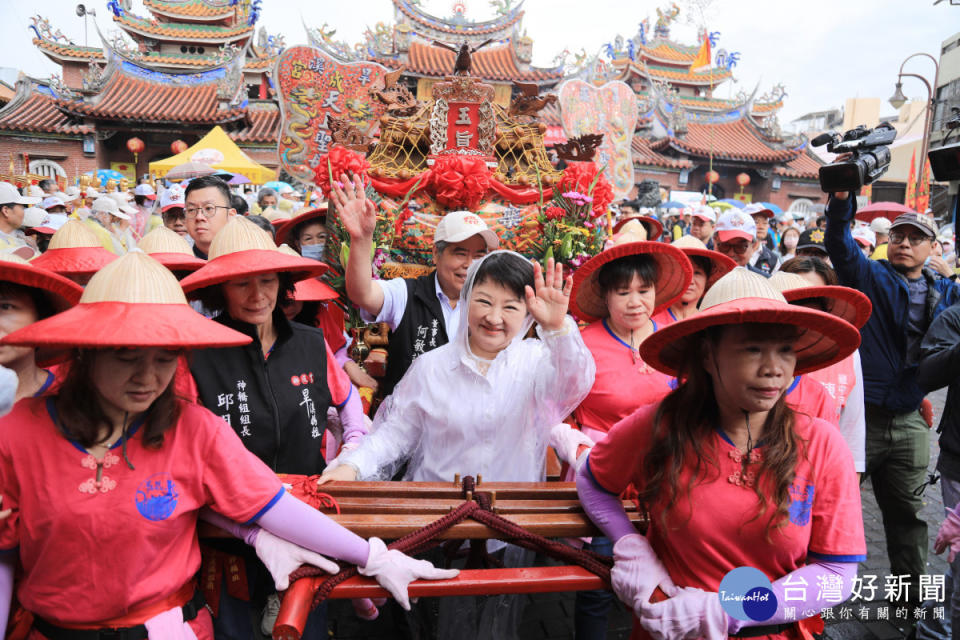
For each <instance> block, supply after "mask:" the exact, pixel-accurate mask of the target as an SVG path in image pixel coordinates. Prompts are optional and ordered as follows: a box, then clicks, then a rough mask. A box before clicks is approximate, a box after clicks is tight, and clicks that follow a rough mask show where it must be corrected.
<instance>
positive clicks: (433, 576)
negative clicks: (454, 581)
mask: <svg viewBox="0 0 960 640" xmlns="http://www.w3.org/2000/svg"><path fill="white" fill-rule="evenodd" d="M368 542H369V543H370V554H369V555H368V556H367V564H365V565H364V566H362V567H358V568H357V571H359V572H360V575H364V576H371V577H374V578H376V579H377V582H379V583H380V586H381V587H383V588H384V589H386V590H387V591H389V592H390V595H392V596H393V598H394V600H396V601H397V602H398V603H400V606H401V607H403V608H404V609H405V610H406V611H410V596H409V594H408V593H407V586H408V585H409V584H410V583H411V582H413V581H414V580H416V579H417V578H420V579H423V580H449V579H450V578H456V577H457V575H459V574H460V571H459V570H457V569H437V568H436V567H434V566H433V565H432V564H430V563H429V562H427V561H426V560H416V559H414V558H411V557H410V556H408V555H405V554H403V553H402V552H400V551H397V550H396V549H387V545H385V544H384V543H383V540H381V539H380V538H370V540H369V541H368Z"/></svg>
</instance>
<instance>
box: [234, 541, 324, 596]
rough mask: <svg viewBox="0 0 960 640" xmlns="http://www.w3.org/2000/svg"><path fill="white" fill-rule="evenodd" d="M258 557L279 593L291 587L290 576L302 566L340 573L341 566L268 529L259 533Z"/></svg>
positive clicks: (255, 546)
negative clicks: (279, 536) (306, 565)
mask: <svg viewBox="0 0 960 640" xmlns="http://www.w3.org/2000/svg"><path fill="white" fill-rule="evenodd" d="M253 548H254V549H256V551H257V557H258V558H260V560H261V562H263V564H264V565H266V567H267V570H268V571H269V572H270V575H271V576H273V584H274V586H276V587H277V591H283V590H285V589H286V588H287V587H289V586H290V574H291V573H293V571H294V569H299V568H300V566H301V565H305V564H309V565H312V566H314V567H317V568H318V569H322V570H323V571H326V572H327V573H329V574H331V575H333V574H337V573H340V566H339V565H338V564H337V563H336V562H333V561H332V560H328V559H327V558H324V557H323V556H322V555H320V554H319V553H316V552H314V551H310V550H309V549H304V548H303V547H299V546H297V545H295V544H293V543H292V542H287V541H286V540H284V539H283V538H278V537H277V536H275V535H273V534H272V533H270V532H269V531H267V530H266V529H260V531H258V532H257V538H256V540H255V541H254V543H253Z"/></svg>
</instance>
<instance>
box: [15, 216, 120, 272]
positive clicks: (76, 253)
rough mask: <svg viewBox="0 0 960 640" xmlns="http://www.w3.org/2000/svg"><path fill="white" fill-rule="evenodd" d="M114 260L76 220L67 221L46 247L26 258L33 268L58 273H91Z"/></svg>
mask: <svg viewBox="0 0 960 640" xmlns="http://www.w3.org/2000/svg"><path fill="white" fill-rule="evenodd" d="M116 259H117V255H116V254H115V253H113V252H111V251H107V250H106V249H104V248H103V246H102V245H101V244H100V241H99V240H97V236H95V235H94V233H93V231H90V229H88V228H87V227H86V226H85V225H84V224H83V223H82V222H80V221H79V220H67V221H66V222H65V223H64V224H63V226H62V227H60V228H59V229H57V232H56V233H54V234H53V237H51V238H50V244H49V246H48V247H47V250H46V251H44V252H43V253H41V254H40V255H39V256H37V257H36V258H34V259H33V260H31V261H30V264H32V265H33V266H35V267H39V268H41V269H46V270H47V271H53V272H54V273H59V274H61V275H64V274H70V275H78V276H84V275H92V274H94V273H96V272H97V271H99V270H100V269H102V268H103V267H105V266H106V265H108V264H110V263H111V262H113V261H114V260H116Z"/></svg>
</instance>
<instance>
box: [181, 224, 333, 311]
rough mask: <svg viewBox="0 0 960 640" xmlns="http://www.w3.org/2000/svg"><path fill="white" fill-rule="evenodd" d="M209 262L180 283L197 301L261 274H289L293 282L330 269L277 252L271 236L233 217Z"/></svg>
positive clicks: (213, 247)
mask: <svg viewBox="0 0 960 640" xmlns="http://www.w3.org/2000/svg"><path fill="white" fill-rule="evenodd" d="M208 256H209V260H208V261H207V264H205V265H204V266H203V267H202V268H200V269H198V270H197V271H196V272H194V273H192V274H190V275H189V276H187V277H186V278H184V279H183V281H182V282H181V283H180V284H181V285H182V286H183V290H184V291H186V292H187V293H189V294H191V297H195V296H196V295H198V294H197V291H198V290H199V289H203V288H204V287H209V286H211V285H215V284H220V283H223V282H227V281H228V280H233V279H235V278H242V277H245V276H252V275H258V274H261V273H281V272H285V273H290V274H291V275H292V277H293V280H294V282H297V281H299V280H303V279H305V278H310V277H315V276H319V275H322V274H323V273H324V272H325V271H326V270H327V268H328V267H327V265H325V264H324V263H322V262H317V261H316V260H310V259H308V258H303V257H300V256H297V255H293V256H291V255H286V254H284V253H281V252H280V251H279V250H277V245H275V244H274V243H273V240H272V239H271V238H270V235H269V234H268V233H267V232H266V231H264V230H263V229H261V228H260V227H258V226H257V225H255V224H253V223H252V222H250V221H249V220H245V219H244V218H242V217H239V216H234V217H233V218H232V219H231V220H230V221H229V222H228V223H227V224H225V225H224V226H223V228H222V229H221V230H220V231H219V232H218V233H217V235H216V236H214V238H213V242H211V243H210V253H209V254H208Z"/></svg>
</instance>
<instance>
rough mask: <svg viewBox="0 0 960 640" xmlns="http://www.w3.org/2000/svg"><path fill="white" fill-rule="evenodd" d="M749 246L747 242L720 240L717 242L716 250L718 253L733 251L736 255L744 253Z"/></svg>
mask: <svg viewBox="0 0 960 640" xmlns="http://www.w3.org/2000/svg"><path fill="white" fill-rule="evenodd" d="M749 248H750V243H749V242H736V243H733V242H721V243H719V244H717V250H718V251H719V252H720V253H735V254H737V255H738V256H742V255H743V254H745V253H746V252H747V249H749Z"/></svg>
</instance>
